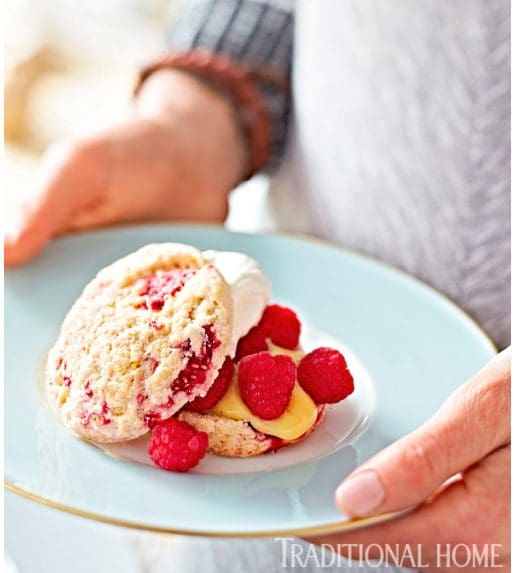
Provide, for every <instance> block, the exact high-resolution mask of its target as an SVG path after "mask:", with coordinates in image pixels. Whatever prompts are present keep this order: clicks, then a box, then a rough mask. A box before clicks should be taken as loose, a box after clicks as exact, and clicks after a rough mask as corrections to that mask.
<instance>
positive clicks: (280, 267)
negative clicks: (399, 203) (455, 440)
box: [5, 225, 495, 535]
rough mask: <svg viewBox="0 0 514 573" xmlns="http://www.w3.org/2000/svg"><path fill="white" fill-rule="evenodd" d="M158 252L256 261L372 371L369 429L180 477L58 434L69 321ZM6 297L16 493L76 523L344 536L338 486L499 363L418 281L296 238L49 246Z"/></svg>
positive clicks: (200, 231)
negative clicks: (46, 377)
mask: <svg viewBox="0 0 514 573" xmlns="http://www.w3.org/2000/svg"><path fill="white" fill-rule="evenodd" d="M161 241H179V242H184V243H190V244H193V245H195V246H197V247H199V248H200V249H208V248H214V249H219V250H237V251H242V252H246V253H248V254H249V255H250V256H252V257H254V258H255V259H257V260H258V261H259V263H260V264H261V265H262V267H263V270H264V272H265V273H266V274H267V275H268V277H269V278H270V279H271V282H272V285H273V299H274V300H276V301H280V302H282V303H284V304H290V305H291V306H292V307H293V308H295V309H297V310H298V311H299V312H300V314H301V316H302V318H303V319H304V320H305V321H306V322H307V323H309V324H310V325H312V326H313V327H315V328H316V329H318V330H320V331H322V332H324V333H326V334H327V335H329V336H332V337H334V338H336V339H337V340H338V341H341V342H342V343H343V344H344V345H345V346H347V347H349V348H350V349H351V351H352V353H353V354H354V355H355V356H356V357H358V359H359V360H360V362H361V363H363V364H364V366H365V368H366V370H367V372H368V373H369V375H370V376H371V378H372V380H373V382H374V385H375V391H376V394H377V398H376V410H375V414H374V417H373V421H372V423H371V424H370V425H369V427H368V429H367V430H366V431H365V432H364V433H363V434H361V435H359V436H358V437H357V439H355V440H353V441H351V442H350V443H349V444H348V445H346V446H345V447H342V448H341V449H339V450H338V451H337V452H335V453H333V454H331V455H329V456H327V457H324V458H323V459H320V460H318V461H314V462H310V463H303V464H300V465H295V466H294V467H289V468H287V469H278V468H273V469H274V470H275V471H268V472H265V473H263V472H262V468H261V469H256V471H260V473H243V474H240V475H237V474H238V472H233V473H232V475H210V474H211V473H214V474H215V473H216V472H210V474H209V475H208V474H203V473H196V474H185V475H182V474H173V473H167V472H163V471H160V470H158V469H156V468H153V467H150V466H146V465H142V464H135V463H126V462H124V461H121V460H116V459H114V458H112V457H109V456H106V455H105V454H104V453H103V452H101V451H100V450H98V449H97V448H95V447H93V446H91V445H89V444H87V443H85V442H82V441H80V440H78V439H77V438H75V437H74V436H72V435H71V434H70V433H68V431H67V430H65V429H64V428H63V427H62V426H60V424H59V423H58V422H57V421H56V420H55V419H54V418H53V416H52V414H51V413H50V412H48V411H47V410H46V408H45V407H44V406H43V401H42V399H41V396H40V395H39V393H38V391H37V380H38V378H39V377H40V376H41V368H42V363H43V360H44V355H45V353H46V352H47V350H48V348H49V346H50V345H51V343H52V341H53V340H54V339H55V337H56V335H57V333H58V329H59V326H60V323H61V321H62V319H63V317H64V315H65V313H66V311H67V310H68V308H69V307H70V305H71V304H72V302H73V301H74V300H75V298H76V297H77V296H78V295H79V294H80V292H81V290H82V288H83V287H84V285H85V284H86V283H87V282H88V281H89V280H90V279H91V278H92V277H93V276H94V275H95V274H96V272H97V271H98V270H99V269H100V268H101V267H103V266H104V265H106V264H107V263H109V262H111V261H113V260H114V259H116V258H118V257H120V256H123V255H125V254H127V253H129V252H131V251H133V250H135V249H137V248H139V247H141V246H143V245H144V244H146V243H149V242H161ZM5 296H6V300H5V317H6V318H5V325H6V336H5V339H6V385H5V477H6V482H7V484H8V486H9V487H11V488H12V489H15V490H17V491H18V492H20V493H25V494H26V495H29V496H32V497H33V498H34V499H38V500H39V501H43V502H46V503H50V504H52V505H55V506H56V507H60V508H61V509H65V510H68V511H72V512H75V513H78V514H80V515H84V516H88V517H93V518H96V519H102V520H106V521H110V522H114V523H118V524H120V525H131V526H135V527H143V528H147V529H155V530H163V531H170V532H178V533H194V534H204V535H278V534H292V533H298V534H299V533H303V534H306V533H307V532H309V531H311V532H314V531H328V530H332V529H335V528H338V527H345V523H344V522H345V521H346V518H345V516H344V515H342V514H341V513H340V512H339V511H338V510H337V509H336V507H335V506H334V503H333V491H334V489H335V487H336V486H337V484H338V483H339V482H340V481H341V480H342V479H343V478H344V477H345V476H346V475H347V474H348V473H350V472H351V471H352V470H353V469H354V468H355V467H356V466H357V465H358V464H359V463H361V462H362V461H364V460H365V459H366V458H368V457H369V456H370V455H372V454H373V453H375V452H376V451H378V450H380V449H381V448H382V447H384V446H385V445H387V444H389V443H391V442H392V441H393V440H395V439H397V438H398V437H400V436H401V435H403V434H405V433H407V432H408V431H410V430H412V429H414V428H415V427H416V426H417V425H419V424H420V423H422V422H423V421H424V420H426V419H427V418H428V417H429V416H430V415H431V414H432V413H433V412H434V411H435V410H436V409H437V407H438V405H440V404H441V403H442V402H443V400H444V399H445V398H446V397H447V396H448V395H449V394H450V393H451V391H452V390H453V389H454V388H456V387H457V386H458V385H460V384H462V383H463V382H464V381H465V380H466V379H467V378H468V377H469V376H470V375H472V374H473V373H474V372H475V371H476V370H478V369H479V368H480V367H481V366H483V365H484V364H485V362H486V361H487V360H488V359H489V358H490V357H491V356H493V355H494V353H495V349H494V347H493V345H492V344H491V342H490V341H489V339H488V338H487V337H486V335H485V334H483V332H482V331H481V330H480V329H479V328H478V327H477V326H476V325H475V324H474V323H473V322H472V321H471V320H470V319H469V318H468V317H467V316H466V315H465V314H464V313H462V312H461V311H460V310H459V309H458V308H457V307H455V306H454V305H453V304H452V303H450V302H449V301H447V300H446V299H445V298H444V297H442V296H440V295H438V294H437V293H436V292H435V291H433V290H432V289H430V288H428V287H426V286H425V285H423V284H422V283H420V282H419V281H416V280H414V279H411V278H410V277H408V276H407V275H405V274H403V273H400V272H398V271H395V270H393V269H391V268H389V267H387V266H385V265H383V264H380V263H377V262H375V261H373V260H371V259H369V258H365V257H361V256H359V255H357V254H354V253H351V252H348V251H345V250H342V249H340V248H337V247H332V246H330V245H328V244H325V243H321V242H317V241H311V240H305V239H299V238H293V237H290V236H279V235H245V234H234V233H229V232H227V231H224V230H223V229H221V228H212V227H201V226H173V225H166V226H153V225H152V226H143V227H141V226H138V227H124V228H119V229H115V230H106V231H97V232H91V233H85V234H80V235H75V236H72V237H67V238H63V239H60V240H57V241H55V242H54V243H53V244H52V245H51V246H50V247H49V248H48V249H47V251H46V252H45V253H44V254H43V255H42V256H41V257H40V258H39V259H37V261H35V262H33V263H32V264H30V265H28V266H26V267H22V268H18V269H14V270H10V271H8V272H7V273H6V280H5ZM320 430H321V428H320ZM314 436H315V434H313V436H312V437H313V438H314ZM306 443H307V442H306ZM291 451H293V449H292V448H291ZM288 455H291V454H288ZM277 459H278V458H277ZM346 526H347V527H348V525H346ZM349 526H350V527H351V526H353V524H350V525H349Z"/></svg>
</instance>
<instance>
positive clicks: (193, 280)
mask: <svg viewBox="0 0 514 573" xmlns="http://www.w3.org/2000/svg"><path fill="white" fill-rule="evenodd" d="M231 336H232V297H231V293H230V289H229V287H228V285H227V283H226V282H225V280H224V279H223V277H222V276H221V274H220V273H219V272H218V270H217V269H216V268H215V267H214V266H213V265H212V264H210V263H209V262H208V261H207V260H206V259H205V258H204V257H203V256H202V254H201V253H200V251H198V250H196V249H195V248H193V247H190V246H186V245H181V244H176V243H163V244H153V245H147V246H146V247H143V248H142V249H140V250H138V251H136V252H134V253H132V254H130V255H128V256H126V257H124V258H122V259H120V260H118V261H116V262H115V263H113V264H112V265H110V266H108V267H106V268H104V269H103V270H101V271H100V272H99V273H98V275H97V276H96V278H95V279H93V280H92V281H91V282H90V283H89V284H88V285H87V286H86V288H85V289H84V291H83V293H82V294H81V296H80V297H79V298H78V300H77V301H76V302H75V304H74V305H73V307H72V308H71V309H70V311H69V312H68V315H67V316H66V318H65V320H64V322H63V325H62V328H61V332H60V334H59V337H58V339H57V341H56V343H55V345H54V346H53V348H52V349H51V351H50V353H49V356H48V362H47V368H46V381H47V391H48V398H49V401H50V403H51V404H52V406H53V407H54V408H55V410H56V411H57V412H58V414H59V416H60V418H61V420H62V421H63V423H64V424H65V425H66V426H67V427H68V428H69V429H70V430H71V431H73V432H74V433H75V434H77V435H79V436H81V437H84V438H86V439H90V440H92V441H96V442H117V441H123V440H130V439H134V438H137V437H139V436H141V435H143V434H144V433H146V432H147V431H148V429H149V428H150V427H151V426H152V425H153V424H154V423H155V422H158V421H160V420H164V419H166V418H169V417H170V416H172V415H173V414H175V413H176V412H178V411H179V410H180V409H181V408H182V406H184V404H186V403H187V402H188V401H190V400H193V399H194V398H195V397H197V396H199V395H204V394H205V393H206V392H207V390H208V388H209V387H210V386H211V384H212V382H213V380H214V379H215V377H216V374H217V372H218V370H219V368H220V367H221V365H222V364H223V361H224V358H225V356H226V355H227V352H228V350H229V346H230V342H231Z"/></svg>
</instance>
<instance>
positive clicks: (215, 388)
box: [185, 356, 234, 412]
mask: <svg viewBox="0 0 514 573" xmlns="http://www.w3.org/2000/svg"><path fill="white" fill-rule="evenodd" d="M233 376H234V363H233V362H232V360H231V359H230V358H229V357H228V356H227V357H226V358H225V362H223V366H222V367H221V368H220V371H219V372H218V376H217V378H216V380H214V382H213V384H212V386H211V387H210V388H209V391H208V392H207V394H206V395H205V396H204V397H203V398H201V397H200V396H199V397H198V398H195V399H194V400H193V401H192V402H189V404H186V407H185V408H186V410H191V411H193V412H207V410H212V408H214V406H216V404H217V403H218V402H219V401H220V400H221V399H222V398H223V396H224V395H225V392H226V391H227V389H228V387H229V385H230V382H232V377H233Z"/></svg>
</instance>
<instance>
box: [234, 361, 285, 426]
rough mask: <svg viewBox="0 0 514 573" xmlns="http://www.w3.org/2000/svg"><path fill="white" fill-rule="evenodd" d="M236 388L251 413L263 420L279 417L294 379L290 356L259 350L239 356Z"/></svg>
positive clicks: (283, 409)
mask: <svg viewBox="0 0 514 573" xmlns="http://www.w3.org/2000/svg"><path fill="white" fill-rule="evenodd" d="M238 379H239V390H240V391H241V397H242V398H243V402H244V403H245V404H246V405H247V406H248V408H249V409H250V411H251V412H252V414H254V415H255V416H258V417H259V418H262V419H263V420H273V419H274V418H278V417H279V416H280V415H281V414H282V413H283V412H284V411H285V409H286V408H287V405H288V404H289V400H290V399H291V394H292V392H293V388H294V384H295V380H296V365H295V363H294V361H293V359H292V358H291V357H289V356H284V355H278V356H272V355H271V354H270V353H269V352H258V353H257V354H251V355H250V356H245V357H244V358H242V359H241V362H240V363H239V371H238Z"/></svg>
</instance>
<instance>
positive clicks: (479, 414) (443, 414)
mask: <svg viewBox="0 0 514 573" xmlns="http://www.w3.org/2000/svg"><path fill="white" fill-rule="evenodd" d="M509 390H510V348H509V349H507V350H506V351H504V352H502V353H501V354H499V355H497V356H496V357H495V358H494V359H493V360H492V361H491V362H489V364H487V366H486V367H485V368H484V369H483V370H481V371H480V372H479V373H478V374H477V375H476V376H474V377H473V378H472V379H471V380H470V381H469V382H467V383H466V384H465V385H464V386H461V387H460V388H459V389H458V390H457V391H456V392H455V393H454V394H453V395H452V396H451V397H450V398H449V399H448V400H447V402H446V403H445V404H444V405H443V407H442V408H441V409H440V410H439V411H438V412H437V413H436V415H435V416H434V417H433V418H432V419H430V420H429V421H428V422H427V423H425V424H424V425H423V426H421V427H420V428H419V429H417V430H415V431H414V432H413V433H411V434H409V435H407V436H405V437H404V438H402V439H400V440H399V441H397V442H395V443H394V444H392V445H391V446H389V447H387V448H386V449H385V450H383V451H382V452H380V453H379V454H377V455H376V456H374V457H373V458H371V459H370V460H369V461H367V462H366V463H365V464H364V465H363V466H361V467H360V468H358V469H357V470H356V471H355V472H354V473H353V474H351V475H350V476H349V477H348V478H347V479H346V480H345V481H344V482H343V483H342V484H341V485H340V486H339V487H338V489H337V491H336V494H335V498H336V504H337V506H338V507H339V508H340V509H341V510H342V511H343V512H345V513H347V514H349V515H351V516H354V517H360V516H366V515H374V514H378V513H386V512H390V511H401V510H404V509H408V508H410V507H412V506H415V505H418V504H419V503H421V502H423V501H424V500H426V499H427V498H428V497H429V496H430V495H431V494H432V493H433V492H434V491H435V490H436V489H437V488H438V487H439V486H441V485H442V484H443V483H444V482H445V481H446V480H447V479H448V478H450V477H452V476H454V475H455V474H457V473H459V472H462V471H464V470H466V469H467V468H468V467H470V466H471V465H473V464H474V463H476V462H478V461H479V460H481V459H482V458H483V457H485V456H486V455H487V454H489V453H490V452H492V451H494V450H496V449H497V448H499V447H500V446H502V445H505V444H506V443H508V442H509V441H510V437H509V436H510V429H509V419H510V414H509Z"/></svg>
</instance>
